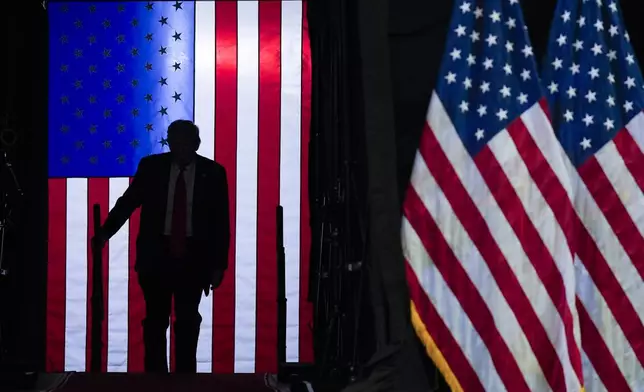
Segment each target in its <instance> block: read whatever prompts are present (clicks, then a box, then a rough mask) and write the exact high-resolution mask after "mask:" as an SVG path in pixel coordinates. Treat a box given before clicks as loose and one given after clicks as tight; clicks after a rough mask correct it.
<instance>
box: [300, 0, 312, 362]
mask: <svg viewBox="0 0 644 392" xmlns="http://www.w3.org/2000/svg"><path fill="white" fill-rule="evenodd" d="M307 4H308V3H307V2H306V1H303V2H302V70H301V72H302V114H301V115H302V144H301V148H300V153H301V165H300V175H301V181H300V331H299V332H300V333H299V335H300V362H313V331H312V323H313V305H312V304H311V302H309V300H308V295H309V273H310V272H309V271H310V258H311V227H310V219H311V218H310V211H309V140H310V138H311V135H310V132H311V42H310V39H309V22H308V18H307Z"/></svg>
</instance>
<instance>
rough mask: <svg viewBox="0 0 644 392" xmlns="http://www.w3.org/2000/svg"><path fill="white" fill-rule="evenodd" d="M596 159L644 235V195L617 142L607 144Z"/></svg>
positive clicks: (598, 152) (596, 155)
mask: <svg viewBox="0 0 644 392" xmlns="http://www.w3.org/2000/svg"><path fill="white" fill-rule="evenodd" d="M622 132H624V131H622ZM626 132H627V131H626ZM595 157H596V158H597V162H598V163H599V166H600V167H601V168H602V170H603V171H604V173H605V174H606V178H607V179H608V181H609V182H610V183H611V185H612V186H613V189H615V193H616V194H617V196H618V197H619V200H620V202H621V204H622V205H623V206H624V208H626V211H628V215H629V217H630V219H632V220H633V223H634V224H635V227H636V228H637V230H638V231H639V232H640V234H641V235H644V194H642V190H641V189H640V187H639V185H637V183H636V182H635V179H634V178H633V175H632V174H631V172H630V170H629V169H628V167H627V166H626V163H625V162H624V159H623V158H622V156H621V155H620V153H619V151H618V150H617V146H616V145H615V142H612V141H611V142H609V143H606V144H605V145H604V147H602V148H601V149H600V150H599V151H597V153H596V154H595Z"/></svg>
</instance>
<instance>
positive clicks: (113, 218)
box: [101, 158, 147, 241]
mask: <svg viewBox="0 0 644 392" xmlns="http://www.w3.org/2000/svg"><path fill="white" fill-rule="evenodd" d="M146 172H147V160H146V159H145V158H143V159H142V160H141V162H139V167H138V168H137V169H136V174H135V175H134V178H133V179H132V183H131V184H130V186H129V187H128V188H127V189H126V190H125V193H123V196H121V197H119V199H118V200H117V201H116V204H115V205H114V208H112V210H111V211H110V212H109V214H107V219H105V223H103V227H102V231H101V239H102V240H103V241H107V240H109V239H110V238H111V237H112V236H113V235H114V234H116V232H117V231H119V229H120V228H121V227H122V226H123V225H124V224H125V222H127V220H128V219H129V218H130V216H131V215H132V213H133V212H134V210H136V209H137V208H138V207H139V206H140V205H141V203H143V192H144V189H145V184H144V178H145V175H146Z"/></svg>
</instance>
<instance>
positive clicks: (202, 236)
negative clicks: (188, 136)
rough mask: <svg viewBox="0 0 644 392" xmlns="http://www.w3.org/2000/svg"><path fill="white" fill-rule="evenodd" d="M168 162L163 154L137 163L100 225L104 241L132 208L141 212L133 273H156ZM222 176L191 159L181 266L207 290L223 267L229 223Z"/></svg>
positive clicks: (219, 170) (222, 171)
mask: <svg viewBox="0 0 644 392" xmlns="http://www.w3.org/2000/svg"><path fill="white" fill-rule="evenodd" d="M171 165H172V159H171V156H170V154H169V153H165V154H158V155H151V156H149V157H146V158H143V159H142V160H141V162H140V163H139V167H138V169H137V171H136V174H135V175H134V178H133V180H132V183H131V184H130V186H129V187H128V189H127V190H126V191H125V193H124V194H123V196H121V197H120V198H119V199H118V200H117V202H116V204H115V205H114V208H112V210H111V211H110V212H109V214H108V216H107V219H106V220H105V223H104V225H103V234H104V235H105V236H106V238H110V237H111V236H112V235H114V234H115V233H116V232H117V231H118V230H119V229H120V228H121V226H123V224H124V223H125V222H126V221H127V219H128V218H129V217H130V215H132V213H133V212H134V210H136V208H137V207H141V218H140V228H139V236H138V238H137V242H136V245H137V246H136V270H137V271H139V272H140V273H141V272H142V271H146V270H154V269H155V268H160V265H161V263H162V262H163V260H164V257H165V255H166V247H165V246H164V244H165V243H166V242H167V240H165V241H164V229H165V217H166V208H167V201H168V200H167V199H168V183H169V178H170V169H171ZM228 205H229V203H228V184H227V181H226V171H225V169H224V168H223V166H221V165H219V164H218V163H216V162H214V161H212V160H210V159H207V158H204V157H202V156H199V155H198V156H197V158H196V162H195V179H194V188H193V200H192V237H190V238H189V239H188V240H187V241H188V257H186V262H187V263H190V264H191V266H192V267H195V268H196V271H195V272H196V273H197V274H200V277H201V278H203V279H204V282H203V284H208V281H207V280H208V279H209V278H210V276H212V272H213V271H214V270H215V269H222V270H225V269H226V268H227V267H228V249H229V245H230V223H229V211H228Z"/></svg>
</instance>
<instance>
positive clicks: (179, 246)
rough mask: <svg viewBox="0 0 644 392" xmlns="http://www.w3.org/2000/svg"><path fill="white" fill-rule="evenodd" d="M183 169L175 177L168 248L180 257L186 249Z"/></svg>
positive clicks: (185, 202)
mask: <svg viewBox="0 0 644 392" xmlns="http://www.w3.org/2000/svg"><path fill="white" fill-rule="evenodd" d="M183 172H184V170H183V169H181V171H180V172H179V176H178V177H177V184H176V186H175V188H174V205H173V207H172V234H171V239H170V250H171V252H172V256H174V257H177V258H181V257H183V256H184V254H185V251H186V215H187V200H186V199H187V195H186V181H185V179H184V173H183Z"/></svg>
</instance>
